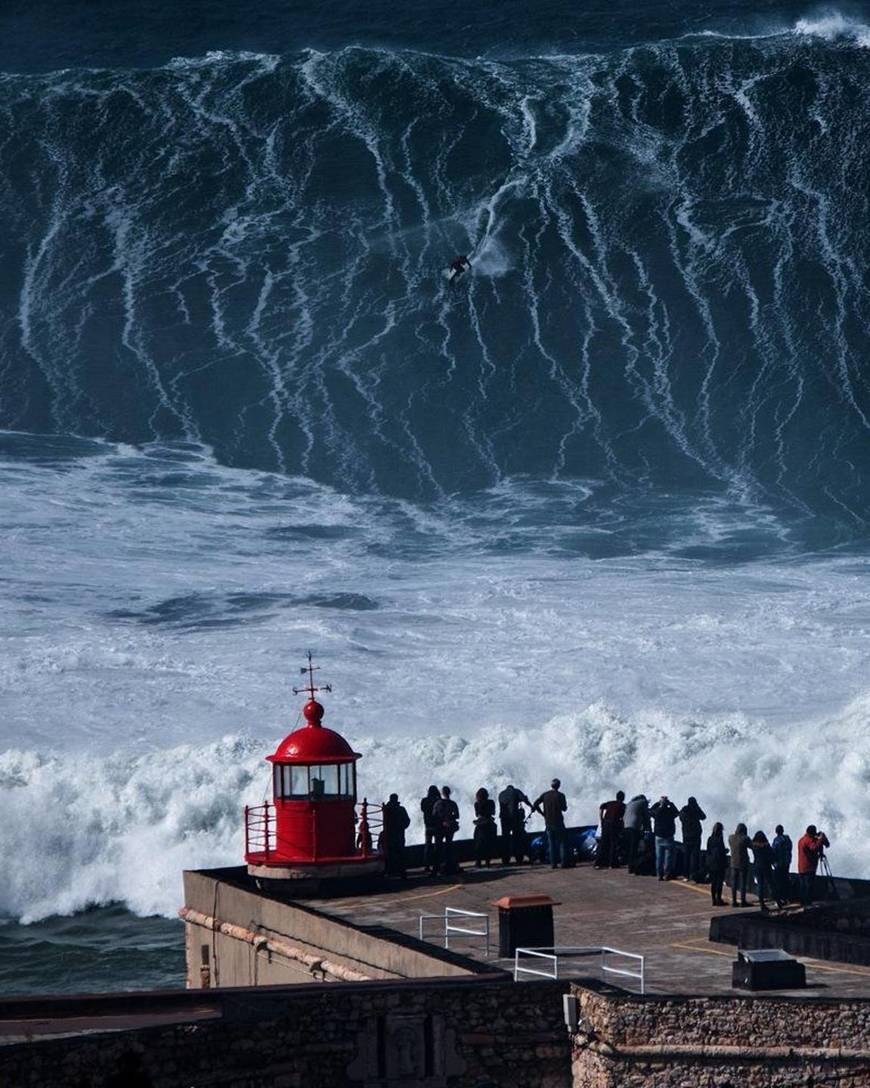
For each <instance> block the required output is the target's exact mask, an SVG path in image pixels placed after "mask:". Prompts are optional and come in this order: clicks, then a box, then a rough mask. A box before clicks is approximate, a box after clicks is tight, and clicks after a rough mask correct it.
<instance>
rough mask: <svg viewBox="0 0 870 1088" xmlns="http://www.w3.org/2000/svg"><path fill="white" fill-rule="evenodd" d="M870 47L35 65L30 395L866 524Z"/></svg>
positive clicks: (193, 427) (9, 163)
mask: <svg viewBox="0 0 870 1088" xmlns="http://www.w3.org/2000/svg"><path fill="white" fill-rule="evenodd" d="M862 42H863V38H862V34H861V30H860V26H858V25H857V24H855V23H853V22H849V21H848V20H846V19H844V18H843V17H840V16H832V17H829V18H827V19H825V18H820V19H815V20H814V19H811V18H809V17H808V18H805V19H803V20H800V21H799V22H797V23H796V24H794V26H793V27H792V29H791V31H790V32H788V33H782V32H777V33H772V34H771V36H769V37H768V36H765V35H759V36H757V37H755V38H752V39H750V40H742V39H740V38H736V37H723V38H715V39H714V38H703V39H701V38H695V39H693V40H682V41H676V42H673V43H659V44H648V45H643V46H637V47H634V48H630V49H623V50H621V51H613V52H608V53H605V54H601V55H570V56H569V55H552V56H539V57H514V58H510V59H504V60H497V59H471V58H461V57H448V56H438V55H433V54H425V53H421V52H412V51H410V50H405V51H396V50H389V49H386V48H382V49H376V48H362V47H347V48H344V49H340V50H335V51H333V52H316V51H313V50H308V51H306V52H304V53H302V54H297V55H292V56H287V57H279V56H265V55H256V54H231V53H217V54H210V55H208V56H204V57H201V58H197V59H191V60H178V61H175V62H173V63H171V64H169V65H167V66H165V67H162V68H159V69H153V70H149V71H109V70H102V71H64V72H59V73H54V74H49V75H43V76H13V75H7V76H4V77H3V79H2V81H0V179H2V180H0V209H2V214H3V216H4V221H5V223H6V225H7V226H6V239H5V241H6V263H5V271H4V276H3V280H2V283H0V318H2V351H3V359H4V381H3V397H2V402H0V423H2V424H4V425H6V426H7V427H15V428H20V429H28V430H36V431H43V432H44V431H48V430H54V431H59V432H66V433H75V434H88V435H93V436H103V437H107V438H110V439H113V440H118V441H127V442H146V441H153V440H162V439H169V440H186V441H196V442H207V443H209V444H210V445H211V446H212V447H213V448H214V449H215V451H216V453H217V456H218V457H219V459H220V460H221V461H223V462H224V463H227V464H233V465H238V466H247V467H257V468H265V469H276V470H278V471H282V472H288V473H300V474H305V475H309V476H311V477H313V478H315V479H317V480H319V481H321V482H325V483H329V484H331V485H334V486H337V487H339V488H341V489H343V490H347V491H351V492H355V493H381V494H384V495H395V496H402V497H405V498H412V499H431V498H437V497H439V496H443V495H445V494H453V493H462V492H470V491H474V490H476V489H479V488H485V487H491V486H493V485H497V484H498V483H499V482H500V481H502V480H505V479H509V478H513V477H516V476H517V475H530V476H534V477H544V478H552V479H557V480H558V479H571V478H577V477H580V478H586V477H593V478H602V479H607V480H610V481H612V482H613V483H614V484H615V486H617V487H618V488H619V487H624V486H626V485H628V484H634V483H636V482H637V481H638V480H640V481H642V482H645V483H647V484H649V485H650V486H652V487H661V486H666V487H668V488H681V487H685V488H690V489H691V488H697V487H713V488H717V489H719V490H720V491H723V492H729V493H732V494H751V495H752V496H754V497H755V498H759V497H764V498H767V499H769V500H771V501H781V502H785V503H788V504H790V505H791V506H792V507H793V508H794V509H799V510H802V511H803V512H804V513H805V514H813V515H819V514H821V515H823V516H826V517H829V518H830V519H831V520H832V521H833V522H836V523H837V524H838V526H839V530H838V531H839V532H840V533H841V534H842V533H845V534H846V535H848V534H849V533H853V532H854V531H855V530H856V528H858V529H859V528H860V526H863V524H864V519H865V515H866V488H867V483H868V467H870V462H868V452H867V451H868V443H867V437H868V415H870V386H868V374H867V367H866V363H865V360H864V357H863V352H864V349H865V345H866V337H867V333H868V327H867V313H868V312H870V311H868V305H867V303H868V298H867V294H868V285H867V280H866V268H867V266H868V257H870V254H868V236H867V222H868V215H867V211H868V209H867V194H866V186H864V185H863V184H862V182H861V179H863V178H865V177H866V176H867V175H868V167H870V162H868V149H867V142H866V141H865V140H863V139H861V138H860V133H861V132H862V130H863V129H864V128H866V127H867V122H868V118H867V104H866V96H864V95H863V93H862V88H863V82H864V81H863V76H862V73H864V74H865V75H866V68H867V65H868V63H870V59H868V55H867V53H866V50H864V49H863V48H862ZM460 251H462V252H464V251H470V252H471V253H472V254H473V256H474V259H475V272H474V275H473V276H472V277H471V278H470V280H469V282H468V284H467V286H466V285H463V286H462V289H461V290H459V291H454V292H451V291H449V290H447V288H446V286H445V284H444V282H443V280H442V279H441V277H440V269H441V268H442V267H443V266H444V264H445V263H446V262H447V260H448V259H449V258H450V257H451V256H452V255H453V254H454V253H455V252H460Z"/></svg>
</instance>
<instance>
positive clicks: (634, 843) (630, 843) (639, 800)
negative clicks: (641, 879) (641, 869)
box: [624, 793, 650, 874]
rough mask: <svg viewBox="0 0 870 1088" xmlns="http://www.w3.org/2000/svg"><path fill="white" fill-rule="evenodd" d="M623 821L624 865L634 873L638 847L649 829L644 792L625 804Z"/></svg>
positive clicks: (647, 802)
mask: <svg viewBox="0 0 870 1088" xmlns="http://www.w3.org/2000/svg"><path fill="white" fill-rule="evenodd" d="M624 823H625V860H626V865H627V866H628V871H629V872H630V873H634V874H636V873H637V872H638V865H637V861H638V851H639V847H640V844H641V841H642V839H643V837H644V835H645V834H646V832H647V831H649V829H650V819H649V801H647V799H646V796H645V795H644V794H642V793H638V794H636V795H635V796H634V797H632V799H631V800H630V801H629V802H628V804H627V805H626V806H625V817H624Z"/></svg>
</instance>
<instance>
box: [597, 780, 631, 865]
mask: <svg viewBox="0 0 870 1088" xmlns="http://www.w3.org/2000/svg"><path fill="white" fill-rule="evenodd" d="M598 818H599V820H600V821H601V838H600V839H599V841H598V851H597V857H596V859H595V868H596V869H606V868H611V869H616V868H618V866H619V844H620V842H621V841H622V832H623V828H624V826H625V825H624V824H623V820H624V819H625V794H624V793H623V792H622V790H618V791H617V794H616V799H615V800H613V801H604V802H603V803H602V804H601V806H600V807H599V809H598Z"/></svg>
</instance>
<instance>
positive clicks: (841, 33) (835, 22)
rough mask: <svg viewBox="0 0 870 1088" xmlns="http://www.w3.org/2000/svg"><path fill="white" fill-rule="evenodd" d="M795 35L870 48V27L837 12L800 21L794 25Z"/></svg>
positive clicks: (825, 13) (808, 17)
mask: <svg viewBox="0 0 870 1088" xmlns="http://www.w3.org/2000/svg"><path fill="white" fill-rule="evenodd" d="M794 33H795V34H799V35H802V36H804V37H809V38H822V39H823V40H824V41H827V42H832V41H836V40H837V39H845V40H847V41H852V42H854V43H855V44H856V45H860V46H864V47H865V48H867V47H870V26H868V25H867V24H866V23H862V22H861V21H860V20H858V19H853V18H851V17H850V16H847V15H843V14H841V13H840V12H839V11H836V10H835V11H829V12H824V13H820V14H818V15H815V16H807V17H805V18H803V19H798V21H797V22H796V23H795V25H794Z"/></svg>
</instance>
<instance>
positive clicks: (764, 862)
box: [749, 831, 782, 911]
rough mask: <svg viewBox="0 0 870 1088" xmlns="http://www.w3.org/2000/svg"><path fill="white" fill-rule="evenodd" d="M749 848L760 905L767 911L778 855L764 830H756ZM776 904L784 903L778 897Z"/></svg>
mask: <svg viewBox="0 0 870 1088" xmlns="http://www.w3.org/2000/svg"><path fill="white" fill-rule="evenodd" d="M749 849H750V850H751V851H752V870H753V873H754V875H755V887H756V891H757V892H758V906H759V908H760V909H761V910H764V911H766V910H767V906H766V905H765V902H764V901H765V899H769V898H770V893H771V891H772V890H773V866H774V863H775V861H776V856H775V855H774V852H773V847H772V846H771V845H770V843H769V842H768V840H767V835H765V833H764V832H763V831H756V832H755V834H754V835H753V837H752V840H751V842H750V843H749ZM776 905H777V906H778V907H780V906H782V903H781V902H780V901H779V899H777V903H776Z"/></svg>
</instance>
